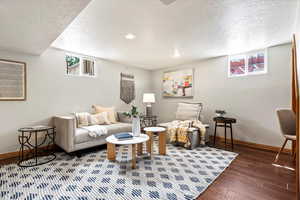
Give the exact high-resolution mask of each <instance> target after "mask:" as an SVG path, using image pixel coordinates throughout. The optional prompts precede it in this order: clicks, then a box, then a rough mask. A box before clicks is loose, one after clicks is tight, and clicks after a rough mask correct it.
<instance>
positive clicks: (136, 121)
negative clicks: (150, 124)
mask: <svg viewBox="0 0 300 200" xmlns="http://www.w3.org/2000/svg"><path fill="white" fill-rule="evenodd" d="M123 114H124V115H125V116H127V117H131V119H132V134H133V136H136V137H137V136H139V135H140V134H141V123H140V116H139V112H138V109H137V107H136V106H135V105H131V109H130V111H129V112H124V113H123Z"/></svg>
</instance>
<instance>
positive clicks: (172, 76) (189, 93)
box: [163, 69, 194, 97]
mask: <svg viewBox="0 0 300 200" xmlns="http://www.w3.org/2000/svg"><path fill="white" fill-rule="evenodd" d="M193 76H194V69H183V70H176V71H168V72H164V74H163V96H164V97H193V78H194V77H193Z"/></svg>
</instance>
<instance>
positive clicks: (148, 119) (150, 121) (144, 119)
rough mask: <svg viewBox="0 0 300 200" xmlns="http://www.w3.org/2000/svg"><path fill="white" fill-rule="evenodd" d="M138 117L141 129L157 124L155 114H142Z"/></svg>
mask: <svg viewBox="0 0 300 200" xmlns="http://www.w3.org/2000/svg"><path fill="white" fill-rule="evenodd" d="M140 119H141V129H142V130H143V129H144V128H146V127H153V126H156V124H157V116H155V115H152V116H147V115H142V116H141V117H140Z"/></svg>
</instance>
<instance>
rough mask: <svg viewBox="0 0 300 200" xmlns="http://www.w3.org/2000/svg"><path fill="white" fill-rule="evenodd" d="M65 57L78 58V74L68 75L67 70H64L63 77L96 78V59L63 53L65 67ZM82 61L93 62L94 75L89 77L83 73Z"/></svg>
mask: <svg viewBox="0 0 300 200" xmlns="http://www.w3.org/2000/svg"><path fill="white" fill-rule="evenodd" d="M66 56H75V57H78V58H79V74H68V72H67V70H65V75H66V76H68V77H88V78H96V77H97V70H96V59H95V58H93V57H89V56H83V55H78V54H75V53H65V67H66V68H67V66H66ZM83 60H89V61H93V62H94V75H89V74H85V73H83Z"/></svg>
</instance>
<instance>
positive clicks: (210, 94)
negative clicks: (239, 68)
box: [152, 44, 291, 146]
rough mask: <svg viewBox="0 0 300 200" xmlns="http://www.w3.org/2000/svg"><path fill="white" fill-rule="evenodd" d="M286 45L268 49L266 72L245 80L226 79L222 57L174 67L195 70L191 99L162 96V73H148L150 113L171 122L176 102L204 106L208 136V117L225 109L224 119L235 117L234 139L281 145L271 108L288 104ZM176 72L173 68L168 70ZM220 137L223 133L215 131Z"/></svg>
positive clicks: (288, 70)
mask: <svg viewBox="0 0 300 200" xmlns="http://www.w3.org/2000/svg"><path fill="white" fill-rule="evenodd" d="M290 49H291V46H290V44H286V45H281V46H276V47H272V48H269V50H268V73H267V74H265V75H255V76H248V77H237V78H228V77H227V63H228V61H227V60H228V58H227V57H226V56H224V57H219V58H214V59H209V60H204V61H200V62H196V63H192V64H187V65H183V66H179V67H177V68H195V74H194V86H195V90H194V98H193V99H170V98H163V97H162V95H161V94H162V90H161V87H162V74H163V71H166V70H170V68H168V69H164V70H158V71H154V72H152V77H153V80H152V82H153V84H154V91H155V93H156V96H157V101H158V103H156V104H155V105H154V112H155V113H156V114H158V116H159V120H160V121H162V122H166V121H170V120H173V119H174V117H175V111H176V105H177V102H179V101H194V102H202V103H203V104H204V112H203V114H204V122H205V123H210V125H211V128H210V129H209V134H212V132H213V130H214V127H213V122H212V118H213V116H214V111H215V110H216V109H225V110H226V111H227V112H228V114H227V116H231V117H235V118H237V122H238V123H237V124H236V125H235V126H234V138H235V139H238V140H242V141H247V142H254V143H258V144H266V145H272V146H281V145H282V142H283V138H282V137H281V135H280V130H279V126H278V122H277V118H276V114H275V109H276V108H280V107H290V104H291V61H290V59H291V53H290V51H291V50H290ZM172 69H176V68H172ZM219 135H221V136H224V131H223V129H222V131H219Z"/></svg>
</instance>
